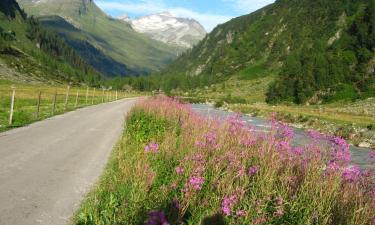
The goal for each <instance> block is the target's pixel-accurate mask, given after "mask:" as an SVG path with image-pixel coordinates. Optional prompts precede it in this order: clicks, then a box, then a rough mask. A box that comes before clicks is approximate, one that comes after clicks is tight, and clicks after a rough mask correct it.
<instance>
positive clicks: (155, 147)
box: [145, 142, 159, 153]
mask: <svg viewBox="0 0 375 225" xmlns="http://www.w3.org/2000/svg"><path fill="white" fill-rule="evenodd" d="M151 151H152V152H155V153H156V152H158V151H159V145H158V144H156V143H154V142H151V143H150V144H148V145H146V147H145V152H151Z"/></svg>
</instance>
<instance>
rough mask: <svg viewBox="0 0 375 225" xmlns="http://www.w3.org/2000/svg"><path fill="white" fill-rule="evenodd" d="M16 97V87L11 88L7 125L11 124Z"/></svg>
mask: <svg viewBox="0 0 375 225" xmlns="http://www.w3.org/2000/svg"><path fill="white" fill-rule="evenodd" d="M15 97H16V87H14V86H12V99H11V104H10V115H9V125H12V123H13V111H14V98H15Z"/></svg>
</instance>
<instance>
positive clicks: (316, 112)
mask: <svg viewBox="0 0 375 225" xmlns="http://www.w3.org/2000/svg"><path fill="white" fill-rule="evenodd" d="M183 100H184V101H187V102H190V103H205V104H209V105H211V106H214V107H216V108H219V109H222V110H226V111H233V112H240V113H243V114H246V115H249V116H253V117H260V118H264V119H267V118H269V117H270V116H271V114H272V113H274V112H275V113H277V117H278V119H279V120H280V121H283V122H285V123H288V124H289V125H290V126H292V127H294V128H299V129H303V130H309V129H314V130H317V131H319V132H321V133H325V134H329V135H333V136H340V137H343V138H345V139H346V140H347V141H349V142H350V144H352V145H354V146H357V147H362V148H372V149H375V98H369V99H366V100H360V101H357V102H353V103H335V104H326V105H310V106H301V105H276V106H273V105H268V104H266V103H264V102H258V103H251V104H250V103H235V102H232V103H227V102H222V101H219V100H216V99H214V98H194V97H188V98H186V97H185V98H183Z"/></svg>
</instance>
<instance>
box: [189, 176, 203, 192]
mask: <svg viewBox="0 0 375 225" xmlns="http://www.w3.org/2000/svg"><path fill="white" fill-rule="evenodd" d="M203 183H204V178H203V177H190V179H189V184H190V186H191V187H192V188H193V189H194V190H196V191H199V190H201V189H202V186H203Z"/></svg>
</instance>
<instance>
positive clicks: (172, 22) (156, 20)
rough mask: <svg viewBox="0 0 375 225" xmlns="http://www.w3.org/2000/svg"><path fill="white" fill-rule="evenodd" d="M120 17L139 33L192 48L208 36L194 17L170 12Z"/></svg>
mask: <svg viewBox="0 0 375 225" xmlns="http://www.w3.org/2000/svg"><path fill="white" fill-rule="evenodd" d="M119 19H121V20H123V21H126V22H128V23H130V24H131V26H132V27H133V29H134V30H135V31H137V32H139V33H143V34H146V35H148V36H150V37H151V38H153V39H155V40H158V41H161V42H164V43H167V44H171V45H177V46H179V47H183V48H191V47H193V46H194V45H195V44H197V43H198V42H199V41H200V40H202V39H203V38H204V37H205V36H206V31H205V29H204V28H203V26H202V25H201V24H200V23H199V22H198V21H196V20H194V19H187V18H178V17H175V16H173V15H172V14H170V13H169V12H163V13H159V14H154V15H150V16H145V17H140V18H137V19H134V20H129V19H128V17H126V16H123V17H119Z"/></svg>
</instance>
